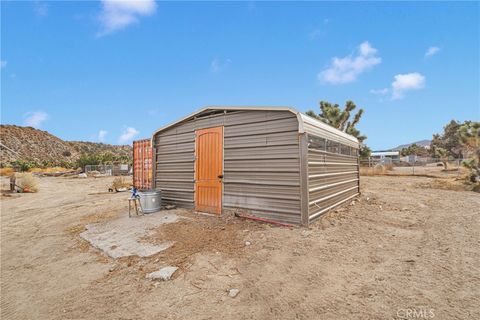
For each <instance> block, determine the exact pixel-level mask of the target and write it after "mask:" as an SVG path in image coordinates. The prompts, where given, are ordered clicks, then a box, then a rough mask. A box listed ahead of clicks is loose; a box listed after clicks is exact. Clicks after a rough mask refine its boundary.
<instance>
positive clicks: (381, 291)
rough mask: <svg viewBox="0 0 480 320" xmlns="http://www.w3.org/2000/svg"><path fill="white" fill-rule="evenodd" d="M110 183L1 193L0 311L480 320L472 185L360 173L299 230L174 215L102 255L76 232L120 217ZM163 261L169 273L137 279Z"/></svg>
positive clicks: (48, 184) (48, 181) (15, 315)
mask: <svg viewBox="0 0 480 320" xmlns="http://www.w3.org/2000/svg"><path fill="white" fill-rule="evenodd" d="M109 182H110V179H108V178H102V179H92V178H89V179H84V180H80V179H72V178H69V179H67V178H42V179H40V192H39V193H37V194H22V195H20V196H18V197H2V199H1V209H2V210H1V318H2V319H222V318H227V317H228V318H229V319H398V318H401V319H405V318H406V319H413V318H414V315H415V314H416V315H417V317H416V319H418V318H420V317H418V315H419V314H420V313H422V315H423V317H422V318H423V319H431V318H434V319H480V289H479V288H480V259H478V257H479V256H480V249H479V244H480V221H479V220H480V210H479V208H480V195H479V194H478V193H473V192H466V191H454V190H444V189H442V188H440V187H439V186H442V185H443V184H442V183H439V182H438V181H437V180H436V179H431V178H425V177H362V196H361V197H360V198H359V199H357V200H356V201H354V202H352V203H351V204H349V205H347V206H345V207H343V208H341V209H338V210H336V211H332V212H330V213H328V214H326V215H324V216H323V217H322V218H321V219H320V220H318V221H317V222H316V223H314V224H313V226H312V227H311V228H310V229H304V228H291V229H290V228H282V227H274V226H270V225H266V224H257V223H254V222H251V221H243V220H240V219H238V218H234V217H228V216H226V217H222V218H221V219H219V218H214V217H208V216H199V215H195V214H192V213H189V212H187V211H183V213H182V215H183V216H184V218H186V219H180V220H179V222H176V223H172V224H168V225H163V226H161V227H159V228H158V229H156V230H152V233H151V234H150V235H149V236H147V237H145V238H144V239H143V241H147V242H151V243H160V242H162V241H165V240H172V241H176V243H175V244H174V245H173V246H172V247H171V248H169V249H167V250H166V251H163V252H161V253H158V254H156V255H154V256H152V257H148V258H139V257H135V256H132V257H127V258H121V259H117V260H114V259H112V258H109V257H107V256H106V255H104V254H102V252H101V251H99V250H97V249H95V248H92V247H91V246H90V245H89V244H88V243H87V242H85V241H84V240H82V239H81V238H80V237H79V234H80V233H81V232H82V231H84V230H85V225H86V224H88V223H96V222H98V223H102V221H103V222H104V221H110V220H112V219H116V218H118V217H120V216H122V215H127V202H126V197H127V196H128V194H126V193H118V194H108V193H105V192H104V191H105V190H106V185H107V184H108V183H109ZM4 183H6V180H4V179H3V180H2V184H4ZM245 241H249V242H250V243H251V245H245ZM165 265H177V266H179V267H180V269H179V270H178V271H177V272H176V273H175V275H174V278H173V279H172V280H170V281H168V282H160V283H155V282H152V281H150V280H147V279H145V274H146V273H148V272H151V271H155V270H157V269H159V268H160V267H162V266H165ZM230 288H238V289H239V290H240V293H239V294H238V296H237V297H235V298H231V297H229V296H228V295H227V292H226V291H227V290H228V289H230ZM414 311H415V312H416V313H413V312H414ZM432 316H433V317H432Z"/></svg>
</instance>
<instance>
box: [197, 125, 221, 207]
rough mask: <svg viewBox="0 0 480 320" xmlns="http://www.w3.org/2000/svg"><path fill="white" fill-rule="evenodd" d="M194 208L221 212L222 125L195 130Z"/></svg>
mask: <svg viewBox="0 0 480 320" xmlns="http://www.w3.org/2000/svg"><path fill="white" fill-rule="evenodd" d="M195 134H196V139H195V153H196V154H195V210H198V211H202V212H209V213H215V214H220V213H221V212H222V179H223V127H216V128H208V129H201V130H197V131H195Z"/></svg>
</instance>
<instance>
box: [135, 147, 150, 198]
mask: <svg viewBox="0 0 480 320" xmlns="http://www.w3.org/2000/svg"><path fill="white" fill-rule="evenodd" d="M133 186H134V187H135V188H137V189H150V188H152V146H151V141H150V139H144V140H137V141H133Z"/></svg>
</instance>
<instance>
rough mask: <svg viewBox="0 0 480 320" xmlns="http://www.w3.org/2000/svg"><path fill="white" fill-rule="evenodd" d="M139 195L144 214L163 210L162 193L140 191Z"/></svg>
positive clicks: (157, 191)
mask: <svg viewBox="0 0 480 320" xmlns="http://www.w3.org/2000/svg"><path fill="white" fill-rule="evenodd" d="M138 195H139V196H140V203H141V204H142V209H143V212H144V213H153V212H157V211H160V210H161V209H162V191H160V190H140V191H139V192H138Z"/></svg>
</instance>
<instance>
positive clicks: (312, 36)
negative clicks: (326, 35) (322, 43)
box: [308, 28, 323, 40]
mask: <svg viewBox="0 0 480 320" xmlns="http://www.w3.org/2000/svg"><path fill="white" fill-rule="evenodd" d="M322 35H323V32H322V30H321V29H320V28H315V29H313V30H312V31H310V33H309V34H308V38H309V39H310V40H315V39H318V38H320V37H321V36H322Z"/></svg>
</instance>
